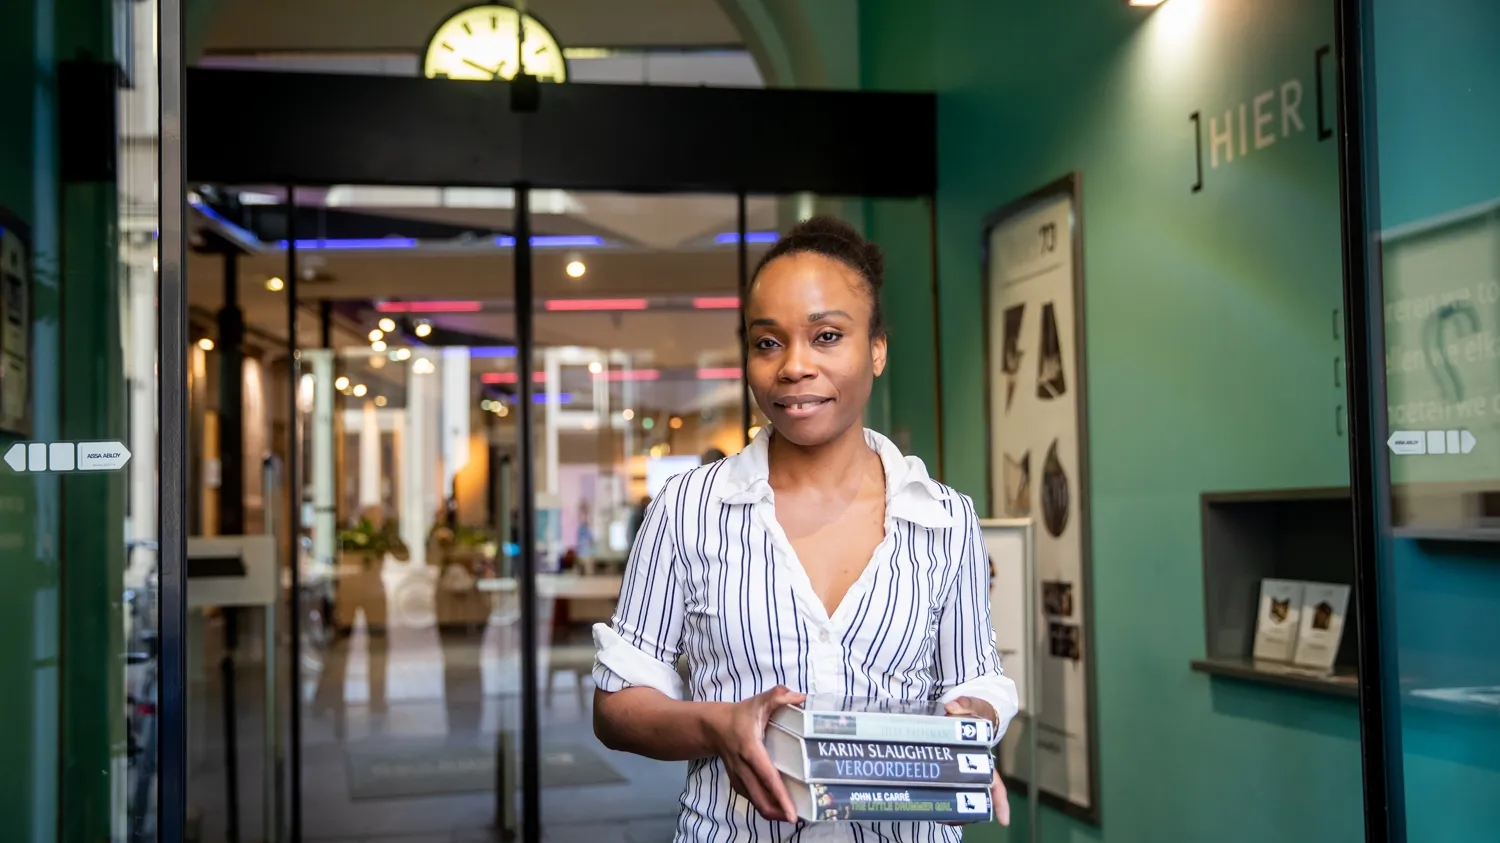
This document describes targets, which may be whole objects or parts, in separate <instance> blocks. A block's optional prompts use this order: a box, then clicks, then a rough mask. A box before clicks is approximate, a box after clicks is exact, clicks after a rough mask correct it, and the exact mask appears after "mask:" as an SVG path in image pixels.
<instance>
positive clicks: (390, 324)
mask: <svg viewBox="0 0 1500 843" xmlns="http://www.w3.org/2000/svg"><path fill="white" fill-rule="evenodd" d="M380 330H382V331H385V332H386V333H387V334H389V333H390V332H392V331H394V330H396V320H394V319H392V318H391V317H389V316H387V317H385V318H384V319H381V320H380Z"/></svg>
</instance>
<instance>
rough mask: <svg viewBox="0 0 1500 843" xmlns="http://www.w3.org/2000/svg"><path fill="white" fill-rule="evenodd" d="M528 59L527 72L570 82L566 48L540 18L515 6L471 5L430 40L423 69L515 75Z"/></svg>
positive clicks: (449, 74)
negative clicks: (518, 10) (522, 13)
mask: <svg viewBox="0 0 1500 843" xmlns="http://www.w3.org/2000/svg"><path fill="white" fill-rule="evenodd" d="M518 29H519V30H521V32H520V34H519V37H518V32H517V30H518ZM517 47H519V48H520V49H519V51H518V50H517ZM522 58H524V59H525V68H526V73H527V74H529V75H531V76H535V77H537V78H538V79H541V80H542V81H544V82H565V81H567V78H568V65H567V61H566V60H565V59H564V58H563V54H562V48H561V47H559V46H558V45H557V39H555V38H553V37H552V33H551V32H548V31H547V27H545V26H543V25H542V24H541V22H540V21H538V20H537V19H536V18H534V17H532V16H531V15H525V16H524V17H523V16H522V15H521V14H520V13H519V12H517V11H516V10H515V9H513V8H511V7H510V6H501V5H485V6H471V7H469V8H467V9H464V10H463V11H461V12H458V13H457V14H455V15H453V16H452V17H450V18H448V19H447V20H445V21H443V24H442V26H439V27H438V29H437V32H435V33H434V34H433V36H432V40H431V41H429V42H428V43H427V56H426V58H425V59H424V61H423V66H422V72H423V73H424V74H426V76H427V77H428V78H436V77H439V76H441V77H446V78H448V79H477V80H483V81H492V80H497V79H513V78H515V75H516V73H517V72H518V71H519V70H520V69H521V67H522V61H521V59H522Z"/></svg>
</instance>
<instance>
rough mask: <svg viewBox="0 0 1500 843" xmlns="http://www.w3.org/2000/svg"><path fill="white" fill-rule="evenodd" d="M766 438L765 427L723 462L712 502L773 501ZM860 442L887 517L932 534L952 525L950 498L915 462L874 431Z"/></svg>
mask: <svg viewBox="0 0 1500 843" xmlns="http://www.w3.org/2000/svg"><path fill="white" fill-rule="evenodd" d="M771 435H772V433H771V428H770V426H766V427H764V428H762V429H761V431H760V432H759V433H758V434H756V437H755V438H754V439H753V440H751V442H750V444H749V445H747V446H746V447H745V450H743V451H741V452H739V453H738V454H735V455H734V456H732V457H726V458H725V460H724V461H725V463H726V465H724V467H723V468H722V469H721V470H720V471H718V472H716V474H717V477H716V478H715V480H714V490H713V496H714V497H715V498H717V499H718V500H720V501H721V502H723V503H725V504H730V505H737V504H756V503H761V502H762V501H770V500H772V494H771V480H770V477H771V469H770V453H771ZM865 442H866V443H868V444H869V446H870V449H871V450H873V451H874V452H875V453H876V454H878V455H879V456H880V463H881V465H882V466H884V468H885V505H886V512H887V513H888V514H889V515H891V516H892V517H894V518H900V519H902V520H903V521H910V522H912V523H913V524H917V525H920V526H922V527H927V528H929V529H934V530H941V529H948V528H951V527H953V526H954V525H955V523H956V522H955V521H954V518H953V515H952V513H951V512H950V511H949V506H948V501H949V499H950V497H951V496H952V492H951V491H949V489H948V488H947V487H946V486H944V485H942V484H941V483H938V482H937V481H935V480H933V479H932V478H931V477H928V476H927V467H926V466H925V465H923V463H922V461H921V460H920V459H918V458H917V457H909V456H904V455H902V453H901V449H900V448H897V447H896V443H894V442H892V441H891V440H889V439H887V438H885V437H884V436H882V435H880V434H879V433H876V432H875V431H873V430H869V429H866V430H865Z"/></svg>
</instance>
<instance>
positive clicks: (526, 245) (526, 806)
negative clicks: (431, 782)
mask: <svg viewBox="0 0 1500 843" xmlns="http://www.w3.org/2000/svg"><path fill="white" fill-rule="evenodd" d="M530 195H531V194H530V190H529V186H528V185H526V184H524V183H521V184H517V185H516V248H515V255H514V257H515V262H516V338H517V339H518V340H519V342H518V343H517V348H516V383H517V384H518V385H519V386H520V390H521V397H520V400H519V401H518V402H517V404H518V406H517V408H516V409H517V410H518V411H519V412H520V419H519V421H520V431H519V434H520V443H521V444H520V453H521V501H520V504H521V513H520V516H521V517H520V519H519V524H518V526H519V527H520V539H521V555H520V559H519V560H517V561H518V562H519V564H520V568H519V569H518V570H517V571H516V582H517V585H518V586H519V587H518V588H517V591H518V592H519V595H518V596H519V597H520V600H521V689H522V690H521V840H522V841H523V843H539V841H540V840H541V839H542V796H541V788H542V782H541V770H542V762H541V757H542V756H541V747H540V746H539V745H538V742H539V741H540V740H541V737H542V729H541V713H540V711H538V708H537V694H538V693H540V686H539V685H538V684H537V681H538V663H537V647H538V646H539V644H540V642H539V638H540V636H539V635H538V632H539V630H538V629H537V611H536V610H537V605H536V454H534V453H532V451H533V448H532V444H533V443H534V442H536V438H535V437H534V436H533V428H534V427H535V415H536V413H535V411H534V409H533V408H532V405H531V372H532V370H533V369H534V368H535V365H534V362H533V360H532V352H533V350H534V348H533V343H534V341H535V338H534V337H533V336H532V313H531V305H532V296H531V293H532V290H531V206H530ZM498 761H499V762H500V764H501V766H497V767H496V769H497V770H503V769H504V766H503V762H504V759H498ZM496 819H497V821H499V822H500V823H501V824H503V820H504V815H503V814H502V815H501V816H500V817H497V818H496Z"/></svg>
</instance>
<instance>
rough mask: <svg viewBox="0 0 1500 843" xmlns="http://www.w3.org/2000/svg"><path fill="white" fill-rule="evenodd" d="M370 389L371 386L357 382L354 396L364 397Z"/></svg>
mask: <svg viewBox="0 0 1500 843" xmlns="http://www.w3.org/2000/svg"><path fill="white" fill-rule="evenodd" d="M369 391H370V389H369V387H367V386H365V385H364V384H362V383H357V384H355V385H354V397H355V398H363V397H365V393H366V392H369Z"/></svg>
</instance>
